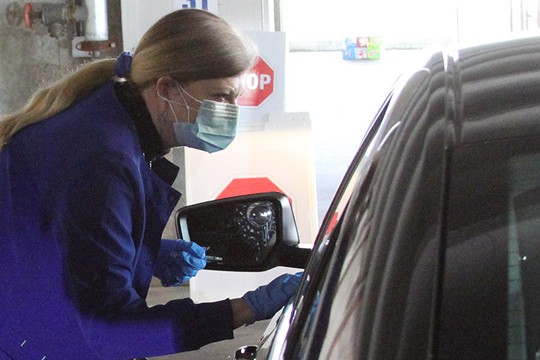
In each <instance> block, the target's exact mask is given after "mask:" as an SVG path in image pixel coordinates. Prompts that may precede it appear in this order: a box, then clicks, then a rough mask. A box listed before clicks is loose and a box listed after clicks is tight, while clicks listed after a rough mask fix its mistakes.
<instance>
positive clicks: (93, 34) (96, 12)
mask: <svg viewBox="0 0 540 360" xmlns="http://www.w3.org/2000/svg"><path fill="white" fill-rule="evenodd" d="M85 3H86V8H87V9H88V17H87V19H86V26H85V27H86V29H85V39H86V40H87V41H106V40H109V24H108V21H107V0H85Z"/></svg>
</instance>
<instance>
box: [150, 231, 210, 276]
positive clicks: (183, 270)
mask: <svg viewBox="0 0 540 360" xmlns="http://www.w3.org/2000/svg"><path fill="white" fill-rule="evenodd" d="M205 266H206V250H205V249H204V248H203V247H201V246H199V245H198V244H196V243H194V242H193V241H185V240H182V239H178V240H166V239H163V240H161V248H160V250H159V254H158V257H157V260H156V265H155V267H154V276H155V277H157V278H158V279H160V280H161V284H162V285H163V286H176V285H180V284H182V283H184V282H186V281H187V280H189V279H190V278H192V277H193V276H195V275H197V272H198V271H199V270H200V269H203V268H204V267H205Z"/></svg>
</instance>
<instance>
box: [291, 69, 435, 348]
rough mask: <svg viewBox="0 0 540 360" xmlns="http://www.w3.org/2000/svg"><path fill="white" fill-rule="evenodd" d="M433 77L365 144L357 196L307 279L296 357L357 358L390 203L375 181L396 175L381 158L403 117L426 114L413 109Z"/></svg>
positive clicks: (391, 108) (409, 89) (398, 102)
mask: <svg viewBox="0 0 540 360" xmlns="http://www.w3.org/2000/svg"><path fill="white" fill-rule="evenodd" d="M428 76H429V74H428V73H427V72H423V71H421V72H419V73H416V74H414V75H413V76H412V77H411V78H410V79H409V82H406V81H405V82H403V83H401V84H398V85H399V86H397V87H396V90H395V91H394V93H393V95H392V98H391V99H389V101H388V102H387V103H386V104H385V106H384V107H383V110H382V111H381V112H380V113H379V116H378V118H376V120H375V122H374V123H375V124H377V126H376V127H374V128H372V131H373V133H372V134H371V135H370V136H368V137H367V138H366V139H365V140H364V141H363V142H362V148H361V149H360V151H359V153H358V155H357V157H356V158H355V161H356V163H355V164H353V165H354V167H353V168H352V171H353V172H354V173H356V174H355V175H353V176H351V179H354V181H350V182H348V183H347V187H348V189H349V190H348V191H347V192H346V193H352V195H351V196H347V197H343V198H341V199H340V201H341V203H342V204H345V205H346V209H345V212H344V215H343V216H342V217H341V218H340V219H339V221H337V225H336V228H335V229H334V231H333V232H331V233H330V235H329V236H328V237H326V238H325V242H324V243H321V244H319V245H321V247H322V245H323V244H324V246H325V249H324V253H325V255H326V257H324V256H320V257H319V259H317V255H314V256H312V260H313V259H315V261H312V262H311V263H312V264H313V269H311V268H310V267H308V269H307V276H308V278H310V277H313V279H312V280H311V281H308V282H307V283H308V286H309V290H310V291H306V294H305V296H304V297H303V298H302V299H301V302H303V303H304V304H303V306H304V308H303V309H302V311H301V315H303V316H304V317H303V318H302V317H299V323H300V324H301V329H300V330H299V332H300V339H299V341H298V343H297V344H296V348H295V349H294V354H295V355H298V354H301V358H303V359H313V358H329V359H334V358H336V359H339V358H354V357H356V355H358V354H357V350H358V347H357V345H358V342H356V341H355V340H356V336H357V334H358V332H357V331H356V330H355V329H357V326H358V319H359V317H362V316H361V315H360V313H361V312H362V309H363V308H364V291H365V289H366V288H365V280H366V278H367V277H368V276H371V274H370V272H371V271H370V270H369V269H368V268H369V267H370V266H371V264H372V260H371V258H372V257H373V246H374V244H375V241H373V240H374V238H375V237H374V233H372V226H373V224H372V223H373V216H374V212H373V210H374V208H376V207H377V208H378V206H377V203H378V202H380V201H383V200H384V197H385V196H384V195H383V194H378V195H377V196H376V197H374V196H373V192H374V191H375V192H377V191H378V189H377V186H375V185H374V178H375V174H376V173H377V172H379V173H381V172H382V173H386V172H387V171H389V172H392V169H393V167H392V166H388V164H387V163H385V164H384V166H382V169H381V168H380V167H381V166H380V165H381V164H379V158H380V156H381V154H383V153H384V154H388V148H389V146H390V145H391V144H393V141H394V137H395V136H396V134H398V133H399V132H400V126H401V121H400V120H401V115H402V114H403V112H405V111H406V112H408V113H411V114H412V113H413V112H415V111H418V109H421V107H413V108H410V107H409V106H408V105H409V101H410V99H411V97H413V96H415V94H417V93H418V91H417V89H422V86H419V85H421V84H425V83H426V79H427V78H428ZM404 84H406V85H405V87H403V86H404ZM396 98H397V99H396ZM394 100H395V101H394ZM392 149H393V150H392V152H397V153H401V149H400V147H399V146H397V147H396V146H392ZM384 156H386V155H384ZM380 180H381V177H380V175H379V177H378V181H380ZM394 188H395V187H394ZM398 191H399V190H398ZM305 284H306V282H304V284H303V285H305ZM290 339H291V337H289V340H290ZM353 354H356V355H354V356H353Z"/></svg>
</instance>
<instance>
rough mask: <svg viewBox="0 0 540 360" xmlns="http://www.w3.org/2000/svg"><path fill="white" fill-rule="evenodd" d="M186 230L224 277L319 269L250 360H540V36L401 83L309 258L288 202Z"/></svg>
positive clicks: (440, 57) (249, 203) (443, 57)
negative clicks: (280, 268)
mask: <svg viewBox="0 0 540 360" xmlns="http://www.w3.org/2000/svg"><path fill="white" fill-rule="evenodd" d="M197 209H205V211H203V212H201V214H199V217H200V219H203V220H202V221H199V225H198V226H195V225H194V226H193V227H190V221H187V220H189V219H190V217H192V218H193V221H191V222H192V223H194V224H195V223H196V221H195V218H196V217H197V216H195V215H196V214H195V213H196V212H197V211H196V210H197ZM212 209H213V210H214V213H215V218H214V219H217V218H219V219H220V221H217V220H212V219H213V218H211V216H212V215H211V212H212ZM186 219H187V220H186ZM336 219H337V221H336ZM178 224H179V230H182V229H183V236H184V238H186V236H187V235H188V233H189V235H191V237H192V238H196V239H197V241H199V242H201V243H202V244H203V245H206V246H211V247H210V250H209V255H210V256H213V258H212V259H213V260H212V261H209V267H210V268H214V269H226V270H237V271H242V270H246V271H253V270H265V269H268V268H270V267H273V266H276V265H287V266H295V267H303V268H305V273H304V277H303V280H302V284H301V288H300V290H299V292H298V294H297V296H296V298H295V299H294V302H292V303H291V304H289V305H288V306H287V307H285V308H284V310H283V312H282V313H281V315H280V317H279V319H274V320H273V322H272V323H271V325H270V327H269V329H267V332H266V333H265V335H264V336H263V338H262V340H261V343H260V344H259V345H258V347H246V348H244V349H240V350H239V351H238V353H237V358H251V359H255V358H256V359H259V360H261V359H310V360H311V359H384V360H389V359H415V360H416V359H452V360H456V359H490V360H493V359H540V38H525V39H517V40H510V41H506V42H500V43H496V44H487V45H482V46H476V47H471V48H463V49H460V50H456V51H454V52H448V53H445V52H439V53H436V54H434V55H433V56H432V57H431V58H430V59H429V60H428V61H427V63H426V65H425V67H424V68H422V69H419V70H418V71H417V72H416V73H414V74H412V75H410V76H409V77H404V78H403V79H401V80H400V81H399V82H398V83H397V84H396V86H395V88H394V89H393V91H392V92H391V93H390V94H389V96H388V97H387V99H386V100H385V102H384V103H383V105H382V107H381V109H380V111H379V113H378V115H377V116H376V118H375V119H374V121H373V122H372V125H371V126H370V129H369V130H368V131H367V133H366V134H365V136H364V139H363V141H362V144H361V147H360V149H359V151H358V153H357V155H356V156H355V158H354V160H353V161H352V164H351V166H350V168H349V169H348V171H347V173H346V175H345V178H344V180H343V182H342V184H341V185H340V187H339V189H338V191H337V193H336V197H335V199H334V200H333V202H332V204H331V205H330V209H329V211H328V214H327V215H326V218H325V219H324V220H323V223H322V226H321V229H320V231H319V234H318V236H317V239H316V241H315V243H314V246H313V248H312V249H311V250H306V249H302V248H300V247H298V236H297V232H296V227H295V224H294V217H293V215H292V211H291V209H290V207H289V206H288V202H287V200H286V197H285V196H283V195H280V194H259V195H252V196H244V197H240V198H232V199H225V200H221V201H216V202H211V203H206V204H201V205H196V206H194V208H186V209H183V210H180V212H179V216H178ZM202 224H207V225H208V224H212V226H210V227H209V228H208V226H206V225H205V226H206V227H205V226H203V225H202ZM217 232H219V234H220V236H215V239H213V238H212V234H216V233H217ZM223 234H231V236H230V238H231V239H234V240H231V241H232V243H228V245H227V248H228V250H225V247H223V249H222V250H216V251H217V253H214V254H212V249H219V246H218V245H217V243H218V242H219V239H218V238H221V239H223ZM199 235H201V236H202V237H200V238H199V237H198V236H199ZM204 239H209V240H208V243H206V244H205V240H204ZM230 246H232V247H235V248H237V249H242V250H241V251H240V250H238V251H232V252H231V248H230ZM219 251H222V253H219ZM228 253H230V254H229V255H227V254H228ZM238 254H241V256H238ZM244 260H245V261H244Z"/></svg>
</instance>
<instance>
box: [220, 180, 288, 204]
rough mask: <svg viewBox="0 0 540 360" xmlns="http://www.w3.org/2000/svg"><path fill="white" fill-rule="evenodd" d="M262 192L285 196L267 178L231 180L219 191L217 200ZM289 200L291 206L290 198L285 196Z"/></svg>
mask: <svg viewBox="0 0 540 360" xmlns="http://www.w3.org/2000/svg"><path fill="white" fill-rule="evenodd" d="M264 192H279V193H282V194H285V192H284V191H283V190H281V189H280V188H279V187H278V186H277V185H276V184H274V183H273V182H272V180H270V179H269V178H266V177H259V178H242V179H233V180H232V181H231V182H230V183H229V185H227V186H226V187H225V189H223V191H221V193H220V194H219V195H218V196H217V198H216V200H217V199H224V198H229V197H233V196H240V195H249V194H259V193H264ZM285 195H286V196H287V198H288V199H289V203H290V204H291V205H292V201H291V198H290V197H289V196H288V195H287V194H285Z"/></svg>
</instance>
